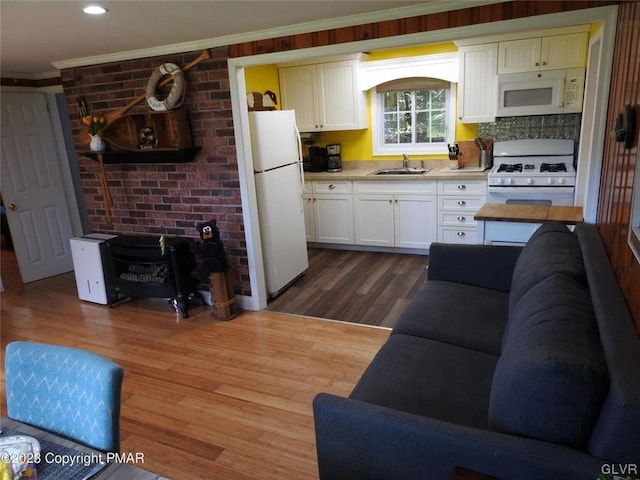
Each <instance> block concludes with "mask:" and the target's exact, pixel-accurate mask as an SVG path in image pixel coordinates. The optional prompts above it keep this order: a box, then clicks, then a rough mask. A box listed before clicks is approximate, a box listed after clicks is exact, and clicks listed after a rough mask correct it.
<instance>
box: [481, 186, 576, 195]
mask: <svg viewBox="0 0 640 480" xmlns="http://www.w3.org/2000/svg"><path fill="white" fill-rule="evenodd" d="M574 191H575V187H546V186H545V187H543V186H540V187H492V186H488V187H487V192H491V193H503V194H508V193H521V194H522V193H538V194H540V193H560V194H563V193H574Z"/></svg>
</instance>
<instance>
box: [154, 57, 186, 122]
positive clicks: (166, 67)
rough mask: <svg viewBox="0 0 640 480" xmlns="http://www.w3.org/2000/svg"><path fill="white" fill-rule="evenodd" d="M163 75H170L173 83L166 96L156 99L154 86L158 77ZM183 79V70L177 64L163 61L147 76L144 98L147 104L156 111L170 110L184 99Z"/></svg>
mask: <svg viewBox="0 0 640 480" xmlns="http://www.w3.org/2000/svg"><path fill="white" fill-rule="evenodd" d="M165 75H171V77H172V78H173V84H172V85H171V90H170V91H169V94H168V95H167V96H166V98H165V99H164V100H158V98H157V97H156V88H157V86H158V83H159V82H160V79H161V78H162V77H164V76H165ZM184 87H185V80H184V72H183V71H182V70H181V69H180V67H179V66H178V65H176V64H175V63H163V64H162V65H160V66H159V67H158V68H156V69H155V70H154V71H153V73H152V74H151V77H149V82H148V83H147V90H146V93H145V98H146V99H147V103H148V104H149V106H150V107H151V108H152V109H153V110H156V111H158V112H165V111H167V110H172V109H174V108H176V107H178V106H180V104H182V102H183V101H184V90H185V88H184Z"/></svg>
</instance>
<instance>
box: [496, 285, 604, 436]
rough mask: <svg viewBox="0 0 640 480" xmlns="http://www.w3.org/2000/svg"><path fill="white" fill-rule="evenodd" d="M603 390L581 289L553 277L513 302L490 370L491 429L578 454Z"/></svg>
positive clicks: (593, 328)
mask: <svg viewBox="0 0 640 480" xmlns="http://www.w3.org/2000/svg"><path fill="white" fill-rule="evenodd" d="M607 388H608V377H607V367H606V363H605V359H604V354H603V351H602V346H601V344H600V341H599V336H598V329H597V325H596V322H595V315H594V313H593V308H592V305H591V299H590V297H589V292H588V290H587V288H586V287H585V286H584V285H582V284H581V283H580V282H578V281H577V280H576V279H575V278H574V277H572V276H569V275H566V274H554V275H552V276H550V277H548V278H547V279H545V280H542V281H541V282H539V283H538V284H537V285H534V286H533V287H532V288H531V290H529V291H528V292H526V293H525V294H524V295H523V296H522V297H521V298H520V300H519V301H518V302H517V304H516V305H515V307H514V309H513V313H512V317H511V318H510V321H509V331H508V332H507V333H506V334H505V341H504V343H503V353H502V356H501V357H500V359H499V361H498V364H497V366H496V371H495V375H494V378H493V384H492V390H491V403H490V407H489V426H490V428H491V429H493V430H496V431H500V432H505V433H511V434H516V435H522V436H526V437H532V438H536V439H540V440H547V441H552V442H556V443H562V444H565V445H570V446H574V447H583V446H584V445H585V444H586V443H587V441H588V439H589V436H590V434H591V431H592V428H593V425H594V422H595V419H596V418H597V415H598V413H599V411H600V408H601V405H602V402H603V399H604V397H605V395H606V392H607Z"/></svg>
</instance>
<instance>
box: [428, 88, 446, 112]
mask: <svg viewBox="0 0 640 480" xmlns="http://www.w3.org/2000/svg"><path fill="white" fill-rule="evenodd" d="M446 100H447V94H446V92H445V91H444V89H443V88H440V89H437V90H431V108H445V107H446Z"/></svg>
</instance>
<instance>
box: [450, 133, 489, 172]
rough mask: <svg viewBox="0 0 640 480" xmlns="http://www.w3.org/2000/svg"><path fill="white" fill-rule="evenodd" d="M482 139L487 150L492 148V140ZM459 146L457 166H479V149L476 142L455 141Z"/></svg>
mask: <svg viewBox="0 0 640 480" xmlns="http://www.w3.org/2000/svg"><path fill="white" fill-rule="evenodd" d="M482 141H483V142H484V143H485V145H487V147H488V148H489V150H491V149H492V148H493V141H492V140H489V139H487V138H483V139H482ZM457 144H458V146H459V147H460V155H459V156H458V165H459V168H464V167H474V168H476V167H480V150H479V149H478V147H476V144H475V143H474V142H473V141H472V140H470V141H463V142H457Z"/></svg>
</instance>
